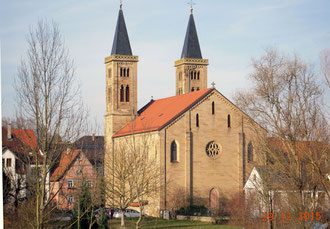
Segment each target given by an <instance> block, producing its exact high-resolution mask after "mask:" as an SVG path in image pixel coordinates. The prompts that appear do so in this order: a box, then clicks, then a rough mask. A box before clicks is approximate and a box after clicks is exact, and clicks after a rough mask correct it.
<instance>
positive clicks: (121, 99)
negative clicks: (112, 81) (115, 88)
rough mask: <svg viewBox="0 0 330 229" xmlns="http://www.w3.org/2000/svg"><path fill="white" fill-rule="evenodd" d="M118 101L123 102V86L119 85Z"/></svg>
mask: <svg viewBox="0 0 330 229" xmlns="http://www.w3.org/2000/svg"><path fill="white" fill-rule="evenodd" d="M120 102H124V86H123V85H121V86H120Z"/></svg>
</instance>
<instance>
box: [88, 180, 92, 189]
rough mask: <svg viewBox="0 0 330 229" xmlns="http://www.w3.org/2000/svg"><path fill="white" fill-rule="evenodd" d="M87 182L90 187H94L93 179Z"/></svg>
mask: <svg viewBox="0 0 330 229" xmlns="http://www.w3.org/2000/svg"><path fill="white" fill-rule="evenodd" d="M87 184H88V187H90V188H92V187H93V181H92V180H89V181H87Z"/></svg>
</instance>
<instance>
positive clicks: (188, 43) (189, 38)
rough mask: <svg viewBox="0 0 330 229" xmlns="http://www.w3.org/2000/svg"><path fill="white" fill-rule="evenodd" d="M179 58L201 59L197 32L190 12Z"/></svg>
mask: <svg viewBox="0 0 330 229" xmlns="http://www.w3.org/2000/svg"><path fill="white" fill-rule="evenodd" d="M181 58H198V59H202V52H201V49H200V47H199V41H198V36H197V30H196V26H195V20H194V15H193V13H192V12H191V14H190V17H189V22H188V27H187V32H186V38H185V41H184V45H183V49H182V54H181Z"/></svg>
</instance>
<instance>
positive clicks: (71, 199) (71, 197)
mask: <svg viewBox="0 0 330 229" xmlns="http://www.w3.org/2000/svg"><path fill="white" fill-rule="evenodd" d="M68 203H69V204H73V203H74V196H72V195H69V196H68Z"/></svg>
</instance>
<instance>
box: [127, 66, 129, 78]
mask: <svg viewBox="0 0 330 229" xmlns="http://www.w3.org/2000/svg"><path fill="white" fill-rule="evenodd" d="M127 77H129V68H127Z"/></svg>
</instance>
